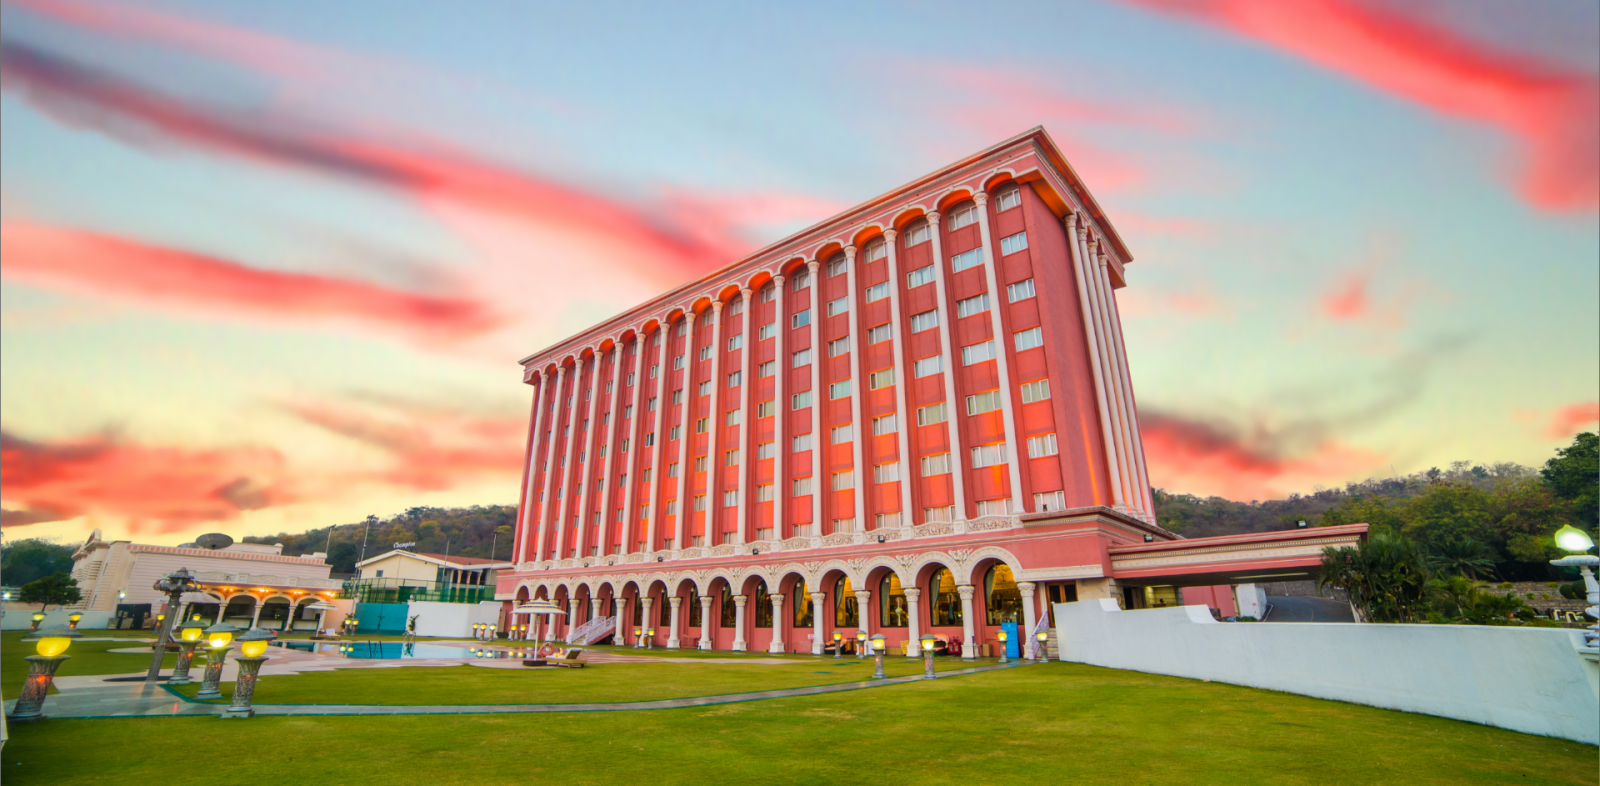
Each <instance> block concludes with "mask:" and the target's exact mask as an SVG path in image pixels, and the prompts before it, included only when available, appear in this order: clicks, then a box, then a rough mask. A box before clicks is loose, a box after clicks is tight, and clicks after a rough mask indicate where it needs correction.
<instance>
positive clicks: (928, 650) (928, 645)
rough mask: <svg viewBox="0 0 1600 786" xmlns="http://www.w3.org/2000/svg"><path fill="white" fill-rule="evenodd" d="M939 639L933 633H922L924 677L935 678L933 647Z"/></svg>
mask: <svg viewBox="0 0 1600 786" xmlns="http://www.w3.org/2000/svg"><path fill="white" fill-rule="evenodd" d="M938 643H939V640H938V639H936V638H934V637H933V634H932V633H924V634H922V676H923V678H924V679H930V680H931V679H933V647H934V645H936V644H938Z"/></svg>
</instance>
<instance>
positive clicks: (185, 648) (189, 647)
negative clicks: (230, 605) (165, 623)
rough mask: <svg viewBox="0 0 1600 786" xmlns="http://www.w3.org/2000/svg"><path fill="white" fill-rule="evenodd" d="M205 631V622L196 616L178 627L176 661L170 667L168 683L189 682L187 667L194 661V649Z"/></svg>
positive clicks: (186, 683)
mask: <svg viewBox="0 0 1600 786" xmlns="http://www.w3.org/2000/svg"><path fill="white" fill-rule="evenodd" d="M205 632H206V624H205V623H204V622H201V621H200V618H199V617H198V616H196V617H195V618H194V619H192V620H189V621H188V622H185V623H183V625H181V626H179V627H178V662H177V663H176V664H174V665H173V667H172V676H171V677H168V678H167V684H168V685H188V684H189V681H190V680H189V667H190V665H192V664H193V663H194V650H195V648H196V647H198V646H200V637H201V636H203V635H205Z"/></svg>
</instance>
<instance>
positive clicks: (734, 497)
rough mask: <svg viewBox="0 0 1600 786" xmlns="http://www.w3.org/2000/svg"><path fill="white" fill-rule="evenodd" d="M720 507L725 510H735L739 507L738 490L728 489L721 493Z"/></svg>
mask: <svg viewBox="0 0 1600 786" xmlns="http://www.w3.org/2000/svg"><path fill="white" fill-rule="evenodd" d="M722 507H725V508H737V507H739V490H738V489H728V490H726V491H724V492H722ZM730 534H731V533H730Z"/></svg>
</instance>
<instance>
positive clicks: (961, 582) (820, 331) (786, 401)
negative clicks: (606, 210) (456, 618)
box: [497, 128, 1364, 657]
mask: <svg viewBox="0 0 1600 786" xmlns="http://www.w3.org/2000/svg"><path fill="white" fill-rule="evenodd" d="M1131 261H1132V256H1131V255H1130V254H1129V253H1128V250H1127V248H1126V247H1125V246H1124V245H1123V242H1122V240H1121V238H1119V237H1118V235H1117V232H1116V230H1115V229H1113V228H1112V226H1111V223H1110V222H1109V221H1108V220H1107V218H1106V216H1105V215H1104V214H1103V213H1102V211H1101V210H1100V208H1099V206H1098V205H1097V204H1096V203H1095V201H1094V198H1093V197H1091V196H1090V195H1089V192H1088V190H1087V189H1086V188H1085V187H1084V185H1083V183H1082V182H1081V181H1080V180H1079V179H1078V177H1077V175H1076V174H1075V173H1074V172H1073V170H1072V168H1071V166H1070V165H1069V164H1068V163H1067V161H1066V160H1065V158H1063V157H1062V155H1061V153H1060V151H1059V150H1058V149H1057V148H1056V146H1055V144H1054V142H1052V141H1051V139H1050V138H1049V136H1048V135H1047V134H1046V133H1045V132H1044V130H1043V129H1042V128H1036V129H1033V130H1032V131H1029V132H1027V133H1024V134H1022V135H1020V136H1017V137H1015V138H1013V139H1010V140H1007V141H1005V142H1003V143H1001V144H999V145H996V146H994V147H992V148H990V149H988V150H985V151H983V152H981V153H978V154H976V155H972V156H969V157H967V158H965V159H962V160H960V161H957V162H955V163H953V164H951V165H949V166H946V167H944V168H942V169H940V170H938V171H936V172H933V173H931V174H929V175H926V176H924V177H922V178H919V179H917V180H915V181H914V182H912V183H909V184H907V185H905V186H902V187H900V188H897V189H895V190H893V191H890V192H889V193H886V194H884V195H882V196H879V197H877V198H874V199H872V200H870V201H868V202H865V203H863V204H861V205H858V206H856V207H854V208H851V209H850V210H847V211H845V212H844V213H841V214H839V215H837V216H835V217H833V218H831V219H828V220H826V221H824V222H822V223H819V224H817V225H816V226H813V227H811V228H809V229H806V230H804V231H801V232H799V233H797V234H795V235H792V236H790V237H787V238H784V239H783V240H781V241H779V242H777V243H774V244H772V245H771V246H768V247H767V248H764V249H762V250H760V251H758V252H756V253H754V254H752V255H750V256H749V257H747V258H745V259H742V260H739V261H737V262H735V263H733V264H731V265H728V266H727V267H724V268H722V269H720V270H718V271H716V272H714V273H712V274H710V275H707V276H705V277H703V278H701V279H699V280H696V281H692V282H690V283H687V284H684V285H683V286H681V287H678V288H677V289H675V290H673V291H671V292H667V293H664V294H662V295H660V296H659V297H657V298H655V299H654V300H651V301H650V302H648V303H644V304H642V305H640V306H638V307H637V308H634V309H632V310H630V311H628V312H626V313H624V314H620V315H618V316H616V317H614V318H612V319H610V320H607V321H606V322H604V323H602V324H600V325H596V326H594V327H592V328H590V329H588V330H585V331H583V332H582V333H579V334H577V335H574V336H572V337H570V338H568V339H566V340H564V341H561V342H559V343H558V344H556V345H554V346H551V347H548V348H546V349H544V350H542V351H540V352H538V353H535V354H533V355H530V356H529V357H527V358H524V359H523V360H522V365H523V368H524V373H523V381H524V382H525V383H526V384H528V385H531V386H532V387H533V412H532V415H531V424H530V428H529V435H528V449H527V462H526V467H525V474H524V481H523V493H522V500H521V502H522V504H521V514H520V517H519V521H518V527H517V533H516V552H515V554H516V556H515V562H516V563H517V564H516V569H515V570H512V571H505V572H502V573H501V574H500V580H499V584H498V586H497V597H499V598H500V599H502V600H504V601H506V604H505V606H506V610H507V614H508V615H509V614H510V609H511V607H512V606H513V605H514V604H515V603H516V602H518V601H522V600H526V599H529V598H548V599H551V600H555V601H557V602H558V603H561V604H563V605H564V606H565V607H566V608H568V609H569V610H570V613H569V616H568V618H567V620H566V621H557V622H554V623H553V625H554V630H552V631H551V633H553V634H554V635H555V636H557V637H559V636H560V635H561V634H562V632H563V630H571V629H572V628H573V627H575V626H577V625H580V624H583V623H585V622H588V621H590V620H599V619H604V618H613V623H612V624H614V626H615V635H616V637H617V640H618V641H620V642H623V643H633V629H634V628H635V627H641V628H645V629H650V628H654V629H655V631H656V639H657V642H656V643H657V645H658V646H667V647H678V646H695V647H699V648H701V649H732V650H745V649H756V650H764V651H770V652H794V651H801V652H805V651H811V652H821V650H822V647H823V642H824V640H827V639H830V638H831V637H832V635H833V633H834V631H842V632H843V633H844V635H846V636H851V635H853V634H854V632H855V631H857V630H866V631H868V632H869V633H884V634H885V635H886V636H887V637H888V638H889V639H890V640H891V642H893V643H894V645H895V647H896V650H897V651H901V650H902V647H903V651H905V652H906V653H907V654H911V655H916V654H918V644H917V637H918V636H919V635H920V634H921V633H923V632H932V633H935V634H940V635H943V636H945V637H947V638H950V639H956V640H959V641H961V642H963V643H964V644H966V645H967V646H964V647H963V654H964V655H967V656H969V657H970V656H971V655H973V654H975V653H976V652H977V650H978V648H976V647H973V646H970V645H971V644H974V643H993V642H995V640H996V633H997V632H998V631H999V630H1000V629H1001V628H1002V627H1004V626H1006V625H1008V624H1011V625H1014V626H1015V627H1016V628H1020V630H1021V631H1022V634H1023V636H1026V635H1027V631H1029V630H1032V629H1034V625H1035V624H1036V622H1037V620H1038V615H1040V614H1042V613H1047V612H1046V608H1047V604H1048V603H1051V602H1062V601H1070V600H1076V599H1080V598H1083V599H1088V598H1116V599H1118V600H1119V601H1122V602H1123V603H1124V604H1125V605H1131V606H1143V605H1147V604H1162V603H1176V602H1178V596H1177V592H1176V590H1175V589H1174V588H1175V587H1177V586H1189V587H1191V588H1192V589H1190V590H1189V593H1188V594H1189V595H1190V597H1189V600H1190V601H1191V602H1196V599H1197V598H1198V599H1199V600H1198V602H1205V603H1209V604H1211V605H1213V606H1214V607H1217V608H1219V609H1220V610H1221V611H1222V612H1224V613H1231V611H1232V610H1233V599H1232V598H1231V597H1230V596H1229V593H1227V592H1226V590H1227V586H1226V585H1229V584H1235V583H1241V581H1246V580H1249V579H1251V578H1252V577H1251V575H1250V574H1251V573H1252V572H1254V573H1255V574H1260V577H1263V578H1264V577H1266V576H1269V575H1270V576H1272V577H1273V578H1274V579H1280V578H1289V577H1294V576H1301V575H1305V573H1306V571H1307V570H1308V569H1309V566H1310V565H1314V564H1315V562H1316V559H1315V557H1316V554H1317V552H1319V551H1320V549H1321V547H1322V546H1324V545H1331V544H1336V543H1339V542H1353V541H1354V540H1355V539H1356V538H1359V537H1360V536H1361V533H1360V532H1358V531H1350V532H1344V531H1342V529H1341V528H1332V529H1318V530H1310V531H1301V532H1290V533H1268V534H1267V535H1262V536H1244V537H1240V538H1211V539H1205V541H1204V542H1203V543H1202V541H1200V540H1181V539H1179V538H1178V536H1176V535H1174V534H1173V533H1171V532H1168V531H1167V530H1165V529H1163V528H1161V526H1160V525H1159V524H1158V522H1157V521H1156V517H1155V509H1154V503H1153V496H1152V491H1151V488H1150V481H1149V478H1148V476H1147V474H1146V471H1145V459H1144V451H1143V448H1142V445H1141V440H1140V435H1139V420H1138V415H1137V406H1136V402H1135V398H1134V395H1133V388H1132V384H1131V376H1130V375H1129V373H1128V366H1127V358H1126V355H1125V353H1124V349H1123V338H1122V330H1121V325H1120V319H1119V317H1118V314H1117V303H1116V294H1115V293H1116V290H1118V289H1120V288H1121V287H1123V286H1124V285H1125V281H1126V279H1125V270H1126V266H1127V265H1128V263H1129V262H1131ZM1334 529H1340V530H1341V531H1339V532H1335V531H1334ZM1361 529H1362V530H1364V526H1363V527H1361ZM1217 585H1224V586H1220V587H1219V586H1217ZM1219 590H1220V591H1219ZM507 622H508V623H518V624H521V623H526V622H528V620H527V619H525V618H515V619H513V618H510V617H508V619H507ZM1014 638H1015V636H1013V639H1014ZM902 642H903V643H904V644H903V645H902Z"/></svg>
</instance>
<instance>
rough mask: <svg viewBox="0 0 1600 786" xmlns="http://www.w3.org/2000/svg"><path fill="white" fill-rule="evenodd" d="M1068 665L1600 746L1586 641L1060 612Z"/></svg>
mask: <svg viewBox="0 0 1600 786" xmlns="http://www.w3.org/2000/svg"><path fill="white" fill-rule="evenodd" d="M1055 612H1056V636H1057V637H1058V640H1059V641H1060V642H1061V659H1062V660H1066V661H1073V662H1077V663H1088V664H1091V665H1095V666H1106V667H1109V668H1113V669H1132V670H1134V671H1144V672H1151V673H1154V674H1170V675H1173V676H1176V677H1189V678H1191V679H1205V680H1213V681H1216V682H1228V683H1233V684H1235V685H1247V686H1250V687H1252V688H1266V689H1268V690H1279V691H1285V692H1287V693H1298V694H1302V695H1305V696H1316V697H1318V698H1323V699H1335V700H1337V701H1348V702H1355V703H1357V704H1369V705H1372V706H1375V707H1385V708H1388V709H1395V710H1404V711H1406V712H1420V713H1425V714H1428V715H1440V716H1443V717H1446V718H1457V719H1460V720H1465V721H1472V722H1474V723H1482V724H1486V725H1489V726H1499V727H1501V728H1505V729H1513V730H1515V731H1521V732H1527V733H1529V734H1542V735H1545V736H1550V737H1562V738H1565V739H1569V740H1577V741H1579V742H1587V743H1589V744H1591V745H1592V744H1596V743H1600V671H1597V667H1596V663H1595V661H1594V660H1593V656H1592V655H1591V656H1588V657H1585V656H1584V655H1582V654H1581V653H1580V652H1579V647H1580V646H1581V645H1582V642H1583V635H1582V633H1581V632H1579V631H1573V630H1559V629H1554V628H1510V627H1505V628H1502V627H1489V626H1481V625H1387V624H1385V625H1363V624H1352V623H1297V622H1282V623H1272V622H1265V623H1219V622H1216V621H1214V620H1212V619H1211V612H1210V611H1209V610H1207V609H1206V607H1205V606H1181V607H1173V608H1165V609H1143V610H1138V611H1123V610H1122V609H1121V608H1119V607H1118V606H1117V602H1116V601H1115V600H1087V601H1082V602H1078V603H1058V604H1056V606H1055Z"/></svg>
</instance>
